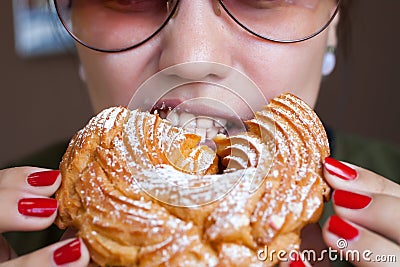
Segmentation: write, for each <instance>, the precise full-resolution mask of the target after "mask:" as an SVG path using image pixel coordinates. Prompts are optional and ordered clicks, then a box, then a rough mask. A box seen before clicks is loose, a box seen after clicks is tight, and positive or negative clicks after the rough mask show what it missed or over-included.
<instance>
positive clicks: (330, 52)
mask: <svg viewBox="0 0 400 267" xmlns="http://www.w3.org/2000/svg"><path fill="white" fill-rule="evenodd" d="M335 65H336V55H335V47H333V46H328V47H327V49H326V52H325V55H324V60H323V62H322V75H323V76H328V75H329V74H331V73H332V71H333V69H334V68H335Z"/></svg>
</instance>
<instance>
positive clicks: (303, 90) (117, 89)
mask: <svg viewBox="0 0 400 267" xmlns="http://www.w3.org/2000/svg"><path fill="white" fill-rule="evenodd" d="M214 8H215V6H213V4H212V2H211V1H180V3H179V9H178V12H177V13H176V14H175V16H174V17H173V18H172V19H171V20H170V21H169V22H168V24H167V25H166V26H165V28H164V29H163V30H162V31H161V32H160V33H159V34H158V35H156V36H155V37H154V38H152V39H150V40H149V41H148V42H147V43H145V44H144V45H141V46H139V47H137V48H135V49H131V50H128V51H126V52H121V53H102V52H96V51H93V50H90V49H88V48H86V47H84V46H82V45H78V52H79V56H80V59H81V62H82V65H83V69H84V72H85V77H86V82H87V85H88V89H89V92H90V97H91V100H92V104H93V107H94V109H95V112H99V111H100V110H102V109H104V108H106V107H109V106H115V105H123V106H126V105H127V104H128V103H129V101H130V99H131V97H132V95H133V94H134V93H135V91H136V90H137V88H138V87H139V86H140V85H141V84H142V83H143V82H144V81H145V80H146V79H148V78H149V77H150V76H152V75H153V74H155V73H157V72H159V71H160V70H162V69H164V68H167V67H170V66H173V65H176V64H180V63H186V62H196V61H210V62H216V63H221V64H225V65H228V66H231V67H233V68H236V69H237V70H239V71H241V72H243V73H244V74H246V75H247V76H248V77H249V78H250V79H251V80H252V81H253V82H255V84H256V85H257V86H258V87H259V88H260V89H261V91H262V93H263V95H264V96H265V98H266V99H271V98H273V97H275V96H277V95H279V94H281V93H283V92H291V93H293V94H295V95H297V96H299V97H300V98H302V99H303V100H305V101H306V102H307V103H308V104H309V105H310V106H314V104H315V101H316V98H317V95H318V90H319V85H320V80H321V65H322V59H323V55H324V53H325V50H326V46H327V39H328V33H329V31H334V29H333V27H335V25H333V24H331V25H330V26H329V27H328V30H326V31H324V32H322V33H321V34H319V35H317V36H316V37H314V38H311V39H309V40H307V41H303V42H299V43H291V44H282V43H274V42H270V41H265V40H262V39H260V38H257V37H255V36H253V35H251V34H249V33H248V32H246V31H244V30H243V29H242V28H240V27H239V26H238V25H237V24H236V23H235V22H234V21H233V20H232V19H231V18H230V17H229V16H228V15H227V14H226V13H225V12H224V11H223V10H221V11H222V12H221V14H220V15H216V13H215V11H214ZM174 72H175V73H171V75H177V76H181V77H183V78H189V79H198V78H201V77H204V76H207V75H216V76H218V77H219V79H224V78H225V77H224V75H226V73H223V72H222V73H217V72H218V71H217V70H215V69H213V68H208V69H207V68H193V69H179V68H176V69H174ZM154 90H157V88H154ZM190 91H191V92H192V93H193V94H195V95H196V96H197V97H198V96H205V97H206V96H210V94H213V92H212V88H207V87H202V86H197V87H196V88H192V90H190ZM192 93H191V94H192ZM180 97H182V98H187V97H188V95H184V93H177V95H174V96H173V98H175V99H179V98H180ZM214 97H215V98H217V99H221V100H223V101H230V100H229V99H226V97H225V98H224V96H223V95H218V93H215V96H214Z"/></svg>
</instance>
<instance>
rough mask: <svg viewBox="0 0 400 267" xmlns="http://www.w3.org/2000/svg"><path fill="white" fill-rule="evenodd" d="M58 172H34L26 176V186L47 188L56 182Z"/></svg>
mask: <svg viewBox="0 0 400 267" xmlns="http://www.w3.org/2000/svg"><path fill="white" fill-rule="evenodd" d="M59 174H60V171H59V170H54V171H42V172H35V173H32V174H30V175H29V176H28V179H27V181H28V184H30V185H31V186H48V185H52V184H54V182H55V181H56V180H57V177H58V175H59Z"/></svg>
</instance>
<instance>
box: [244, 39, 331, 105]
mask: <svg viewBox="0 0 400 267" xmlns="http://www.w3.org/2000/svg"><path fill="white" fill-rule="evenodd" d="M250 39H251V38H250ZM246 47H247V49H246V51H245V53H244V51H243V50H240V49H239V50H237V53H236V55H237V59H236V62H240V63H239V65H240V68H241V69H243V70H244V71H245V73H246V74H247V75H248V76H249V77H250V78H251V79H252V80H253V81H254V82H255V83H256V84H257V86H258V87H259V88H260V89H261V91H262V92H263V94H264V96H265V97H266V98H267V100H269V99H272V98H274V97H275V96H277V95H279V94H281V93H284V92H291V93H293V94H295V95H297V96H299V97H300V98H302V99H303V100H305V102H306V103H308V104H309V105H310V106H312V107H313V106H314V105H315V101H316V98H317V95H318V91H319V85H320V82H321V64H322V59H323V55H324V51H325V47H326V36H325V35H323V34H321V35H320V36H317V37H314V38H313V39H310V40H308V41H304V42H300V43H296V44H277V43H271V42H267V41H259V40H254V39H252V40H250V41H247V44H246Z"/></svg>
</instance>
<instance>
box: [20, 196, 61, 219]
mask: <svg viewBox="0 0 400 267" xmlns="http://www.w3.org/2000/svg"><path fill="white" fill-rule="evenodd" d="M56 210H57V200H55V199H52V198H23V199H20V200H19V201H18V211H19V213H21V214H22V215H27V216H34V217H49V216H51V215H52V214H53V213H54V212H55V211H56Z"/></svg>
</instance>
